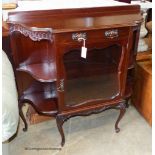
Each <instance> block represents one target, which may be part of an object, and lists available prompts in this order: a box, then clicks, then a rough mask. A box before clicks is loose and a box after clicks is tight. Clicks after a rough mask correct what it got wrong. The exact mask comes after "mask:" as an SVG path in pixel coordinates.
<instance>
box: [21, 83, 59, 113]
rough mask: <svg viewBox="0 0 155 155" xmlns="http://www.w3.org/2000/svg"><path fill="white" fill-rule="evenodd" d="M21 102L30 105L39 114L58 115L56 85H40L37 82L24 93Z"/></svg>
mask: <svg viewBox="0 0 155 155" xmlns="http://www.w3.org/2000/svg"><path fill="white" fill-rule="evenodd" d="M21 100H25V101H27V102H28V103H30V104H31V105H32V106H33V107H34V108H35V109H36V110H37V112H39V113H42V114H51V115H52V114H53V115H54V114H56V113H57V93H56V90H55V83H40V82H38V81H35V82H34V83H33V84H32V85H31V86H30V87H29V88H28V89H26V90H25V91H24V92H23V95H22V96H21Z"/></svg>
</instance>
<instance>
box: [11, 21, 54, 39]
mask: <svg viewBox="0 0 155 155" xmlns="http://www.w3.org/2000/svg"><path fill="white" fill-rule="evenodd" d="M15 31H17V32H20V33H21V34H23V35H24V36H26V37H29V38H30V39H31V40H33V41H40V40H44V39H45V40H50V41H53V37H52V29H51V28H37V27H31V28H29V27H26V26H23V25H22V24H14V23H11V24H10V33H13V32H15Z"/></svg>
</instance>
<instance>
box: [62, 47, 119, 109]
mask: <svg viewBox="0 0 155 155" xmlns="http://www.w3.org/2000/svg"><path fill="white" fill-rule="evenodd" d="M80 54H81V51H80V50H72V51H69V52H68V53H66V54H65V55H64V65H65V72H66V83H65V104H66V105H67V106H76V105H81V104H86V102H91V101H92V102H93V101H95V100H97V99H101V100H103V101H104V100H108V99H113V98H115V97H116V96H117V95H118V94H119V85H118V83H119V82H118V66H119V63H120V58H121V47H120V46H118V45H113V46H110V47H108V48H104V49H88V53H87V58H86V59H84V58H81V56H80Z"/></svg>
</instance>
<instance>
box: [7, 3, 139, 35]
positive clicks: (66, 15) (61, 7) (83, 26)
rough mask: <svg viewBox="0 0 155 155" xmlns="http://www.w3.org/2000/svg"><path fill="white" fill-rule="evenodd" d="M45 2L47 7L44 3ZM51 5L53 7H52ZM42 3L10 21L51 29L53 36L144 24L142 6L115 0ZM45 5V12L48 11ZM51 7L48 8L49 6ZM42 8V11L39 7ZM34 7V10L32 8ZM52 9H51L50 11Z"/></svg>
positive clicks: (13, 15) (10, 14)
mask: <svg viewBox="0 0 155 155" xmlns="http://www.w3.org/2000/svg"><path fill="white" fill-rule="evenodd" d="M43 2H46V3H43ZM49 2H50V3H49ZM59 2H60V0H50V1H49V0H43V1H40V2H36V1H35V2H32V3H35V4H36V5H37V6H36V7H35V9H36V10H34V9H33V7H29V9H28V6H29V4H30V2H29V3H28V2H25V9H23V10H22V7H23V8H24V3H23V4H22V5H19V8H17V9H15V10H14V11H8V21H9V22H16V23H21V24H26V25H27V26H30V27H41V28H42V27H43V28H52V29H53V33H60V32H71V31H76V30H77V31H78V30H88V29H101V28H109V27H110V28H113V27H122V26H131V25H132V26H133V25H136V24H137V23H139V22H140V21H141V13H140V6H138V5H130V4H126V3H120V2H116V1H112V0H108V1H107V0H85V1H83V0H67V3H65V2H66V1H65V0H61V3H59ZM45 4H46V6H47V7H46V8H45ZM47 4H49V5H47ZM40 5H42V7H39V6H40ZM31 6H35V5H32V4H31ZM50 7H51V8H50Z"/></svg>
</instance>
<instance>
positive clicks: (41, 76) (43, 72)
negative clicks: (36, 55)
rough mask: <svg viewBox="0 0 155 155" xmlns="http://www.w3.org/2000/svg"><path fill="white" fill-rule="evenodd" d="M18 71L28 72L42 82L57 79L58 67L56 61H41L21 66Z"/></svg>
mask: <svg viewBox="0 0 155 155" xmlns="http://www.w3.org/2000/svg"><path fill="white" fill-rule="evenodd" d="M16 70H17V71H22V72H27V73H28V74H30V75H31V76H32V77H33V78H34V79H36V80H37V81H40V82H54V81H56V69H55V64H54V63H41V64H31V65H25V66H20V67H18V68H17V69H16Z"/></svg>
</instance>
